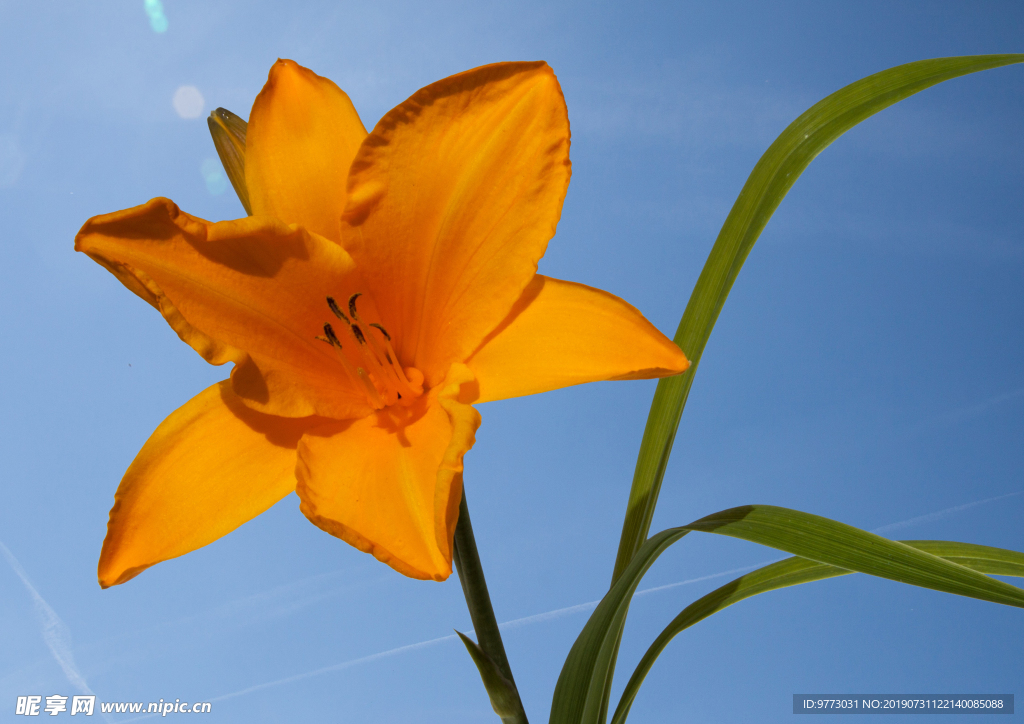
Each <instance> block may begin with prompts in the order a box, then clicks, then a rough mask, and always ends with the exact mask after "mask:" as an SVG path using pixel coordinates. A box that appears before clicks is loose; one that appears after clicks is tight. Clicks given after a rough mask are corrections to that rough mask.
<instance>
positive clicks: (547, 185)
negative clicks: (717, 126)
mask: <svg viewBox="0 0 1024 724" xmlns="http://www.w3.org/2000/svg"><path fill="white" fill-rule="evenodd" d="M244 169H245V187H246V190H247V192H248V196H249V199H248V201H249V204H250V205H251V210H252V214H253V215H252V216H250V217H248V218H243V219H238V220H235V221H222V222H217V223H211V222H209V221H204V220H202V219H199V218H196V217H194V216H189V215H188V214H186V213H184V212H182V211H179V209H178V207H177V206H175V205H174V204H173V203H172V202H171V201H169V200H167V199H153V200H152V201H150V202H149V203H147V204H144V205H142V206H137V207H135V208H132V209H126V210H124V211H118V212H115V213H113V214H107V215H103V216H97V217H95V218H93V219H90V220H89V221H88V222H86V224H85V225H84V226H83V227H82V230H81V231H80V232H79V234H78V236H77V237H76V239H75V248H76V249H77V250H78V251H84V252H85V253H86V254H88V255H89V256H90V257H92V258H93V259H94V260H95V261H97V262H99V263H100V264H101V265H103V266H104V267H105V268H106V269H107V270H109V271H110V272H112V273H113V274H114V275H115V276H116V277H117V278H118V279H119V280H120V281H121V282H122V283H123V284H124V285H125V286H126V287H128V289H130V290H131V291H132V292H134V293H135V294H137V295H138V296H140V297H142V298H143V299H144V300H146V301H147V302H149V303H150V304H152V305H153V306H154V307H156V308H157V309H158V310H159V311H160V313H161V314H162V315H163V317H164V319H166V320H167V322H168V323H169V324H170V326H171V327H172V328H173V329H174V331H175V332H177V334H178V336H179V337H180V338H181V339H182V340H183V341H184V342H186V343H187V344H189V345H191V346H192V347H193V348H194V349H195V350H196V351H197V352H198V353H199V354H200V355H202V357H203V358H204V359H206V360H207V361H208V362H210V363H212V364H224V363H225V362H233V363H234V368H233V370H232V372H231V376H230V379H228V380H225V381H223V382H220V383H219V384H216V385H213V386H212V387H210V388H208V389H207V390H205V391H203V392H201V393H199V394H198V395H197V396H196V397H194V398H193V399H192V400H190V401H189V402H187V403H186V404H185V405H184V406H183V407H181V408H180V409H178V410H177V411H175V412H174V413H172V414H171V415H170V417H168V418H167V419H166V420H165V421H164V422H163V423H162V424H161V425H160V426H159V427H158V428H157V429H156V431H155V432H154V433H153V435H152V436H151V437H150V438H149V440H148V441H147V442H146V444H145V445H144V446H143V448H142V450H141V451H140V452H139V454H138V456H137V457H136V458H135V461H134V462H133V463H132V464H131V466H130V467H129V468H128V471H127V472H126V473H125V476H124V478H123V480H122V481H121V484H120V486H119V487H118V489H117V493H116V495H115V502H114V507H113V508H112V509H111V511H110V521H109V523H108V526H107V537H106V539H105V540H104V543H103V550H102V552H101V554H100V562H99V581H100V585H101V586H103V587H107V586H112V585H116V584H118V583H123V582H124V581H127V580H128V579H130V578H132V577H134V576H136V575H138V574H139V573H140V572H141V571H143V570H144V569H146V568H148V567H149V566H151V565H153V564H155V563H158V562H160V561H164V560H167V559H169V558H173V557H176V556H180V555H182V554H184V553H187V552H189V551H192V550H195V549H197V548H199V547H201V546H204V545H206V544H208V543H211V542H212V541H214V540H216V539H217V538H220V537H221V536H223V535H225V534H226V533H229V532H230V531H232V530H234V529H235V528H237V527H238V526H240V525H241V524H242V523H245V522H246V521H248V520H250V519H251V518H253V517H255V516H256V515H259V514H260V513H262V512H263V511H265V510H266V509H268V508H269V507H270V506H272V505H273V504H274V503H276V502H277V501H279V500H280V499H281V498H283V497H284V496H286V495H287V494H288V493H290V492H292V491H293V490H294V491H296V492H297V493H298V496H299V499H300V501H301V506H300V509H301V510H302V512H303V513H304V514H305V515H306V517H307V518H309V520H310V521H312V522H313V523H314V524H315V525H317V526H319V527H320V528H322V529H323V530H325V531H327V532H328V533H331V534H332V535H335V536H337V537H338V538H341V539H342V540H344V541H346V542H348V543H350V544H351V545H353V546H355V547H356V548H359V549H360V550H362V551H366V552H368V553H372V554H373V555H374V556H375V557H377V558H378V559H379V560H381V561H383V562H385V563H387V564H388V565H389V566H391V567H392V568H394V569H395V570H397V571H399V572H400V573H403V574H405V575H407V576H411V577H413V578H422V579H434V580H444V579H445V578H447V577H448V576H449V575H450V574H451V561H452V538H453V535H454V531H455V525H456V522H457V518H458V511H459V501H460V498H461V495H462V469H463V466H462V460H463V456H464V455H465V453H466V452H467V451H468V450H469V449H470V448H471V447H472V445H473V442H474V436H475V433H476V429H477V427H478V426H479V424H480V415H479V413H478V412H477V411H476V410H475V409H474V408H473V407H472V406H471V403H474V402H485V401H488V400H498V399H503V398H509V397H516V396H519V395H528V394H533V393H535V392H542V391H545V390H552V389H556V388H560V387H565V386H567V385H574V384H579V383H582V382H590V381H595V380H610V379H641V378H651V377H662V376H666V375H674V374H678V373H679V372H682V371H683V370H685V369H686V367H687V366H688V364H689V363H688V361H687V360H686V358H685V356H684V355H683V353H682V352H681V351H680V349H679V348H678V347H677V346H676V345H675V344H674V343H673V342H671V341H670V340H669V339H667V338H666V337H665V336H664V335H662V334H661V333H660V332H659V331H658V330H657V329H656V328H655V327H654V326H653V325H651V324H650V322H648V321H647V320H646V319H645V318H644V317H643V316H642V315H641V314H640V313H639V312H638V311H637V310H636V309H635V308H633V307H632V306H630V305H629V304H627V303H626V302H624V301H623V300H621V299H619V298H618V297H615V296H613V295H611V294H608V293H606V292H603V291H600V290H597V289H593V288H590V287H587V286H584V285H582V284H575V283H572V282H566V281H560V280H557V279H551V278H548V277H544V276H541V275H539V274H537V273H536V272H537V262H538V260H539V259H540V257H541V256H542V255H543V254H544V250H545V247H546V246H547V242H548V240H549V239H550V238H551V237H552V236H553V235H554V233H555V226H556V224H557V222H558V218H559V215H560V214H561V208H562V200H563V198H564V197H565V191H566V188H567V186H568V183H569V175H570V165H569V122H568V116H567V111H566V108H565V101H564V99H563V97H562V92H561V89H560V88H559V85H558V81H557V80H556V79H555V76H554V73H552V71H551V69H550V68H549V67H548V66H547V65H546V64H545V63H543V62H535V63H499V64H495V65H489V66H484V67H480V68H476V69H474V70H470V71H466V72H465V73H460V74H458V75H454V76H451V77H450V78H446V79H444V80H441V81H439V82H437V83H434V84H432V85H429V86H427V87H426V88H423V89H421V90H420V91H418V92H417V93H415V94H414V95H413V96H412V97H411V98H409V99H408V100H407V101H405V102H404V103H402V104H401V105H399V106H398V107H396V108H395V109H393V110H392V111H390V112H389V113H388V114H387V115H385V116H384V118H383V119H382V120H381V121H380V122H379V123H378V124H377V126H376V128H374V129H373V131H372V132H371V133H369V134H367V132H366V130H365V128H364V127H363V124H362V123H361V121H360V120H359V116H358V115H357V114H356V111H355V108H354V107H353V106H352V103H351V101H350V100H349V98H348V96H347V95H345V93H344V92H342V90H341V89H340V88H338V87H337V86H336V85H335V84H334V83H332V82H331V81H329V80H327V79H326V78H321V77H320V76H318V75H316V74H315V73H313V72H312V71H310V70H308V69H306V68H303V67H301V66H299V65H297V64H296V63H294V62H292V61H289V60H279V61H277V63H276V64H275V65H274V66H273V68H271V70H270V75H269V79H268V80H267V84H266V86H264V88H263V90H262V92H261V93H260V94H259V96H258V97H257V98H256V101H255V103H254V104H253V108H252V112H251V114H250V117H249V125H248V130H247V134H246V139H245V150H244Z"/></svg>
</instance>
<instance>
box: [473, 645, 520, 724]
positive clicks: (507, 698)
mask: <svg viewBox="0 0 1024 724" xmlns="http://www.w3.org/2000/svg"><path fill="white" fill-rule="evenodd" d="M455 633H457V634H458V635H459V638H460V639H462V643H464V644H465V645H466V650H467V651H469V655H470V656H471V657H472V659H473V663H474V664H476V668H477V671H479V672H480V678H481V679H482V680H483V682H484V688H485V689H487V696H488V697H490V699H491V708H492V709H494V713H495V714H497V715H498V717H499V718H500V719H501V720H502V721H503V722H504V723H505V724H527V723H526V713H525V712H524V711H523V703H522V701H520V699H519V692H518V691H517V690H516V687H515V684H513V683H512V682H511V681H509V680H508V679H506V678H505V676H504V674H502V673H501V671H500V670H499V669H498V665H497V664H495V663H494V659H492V658H491V657H490V656H488V655H487V652H485V651H484V650H483V649H482V648H480V647H479V646H478V645H477V643H476V641H474V640H473V639H471V638H469V637H468V636H466V635H465V634H463V633H462V632H461V631H456V632H455Z"/></svg>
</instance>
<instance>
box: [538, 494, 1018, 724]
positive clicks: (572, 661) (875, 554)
mask: <svg viewBox="0 0 1024 724" xmlns="http://www.w3.org/2000/svg"><path fill="white" fill-rule="evenodd" d="M691 531H700V532H705V533H716V534H718V535H727V536H730V537H733V538H741V539H743V540H748V541H751V542H754V543H760V544H762V545H767V546H770V547H772V548H776V549H778V550H783V551H786V552H787V553H792V554H794V555H797V556H800V557H801V558H804V559H807V560H808V561H811V562H813V563H817V564H823V565H825V566H835V567H837V568H839V569H842V570H843V571H856V572H860V573H867V574H869V575H873V576H879V577H881V578H888V579H891V580H894V581H900V582H902V583H909V584H911V585H915V586H921V587H923V588H931V589H935V590H937V591H945V592H947V593H955V594H959V595H961V596H969V597H971V598H978V599H981V600H984V601H992V602H994V603H1002V604H1006V605H1011V606H1019V607H1021V608H1024V590H1022V589H1020V588H1017V587H1016V586H1011V585H1010V584H1008V583H1004V582H1003V581H999V580H996V579H994V578H989V577H988V576H986V575H984V574H983V573H979V572H978V571H975V570H971V569H970V568H968V567H965V566H963V565H959V564H957V563H954V562H951V561H947V560H944V559H943V558H941V557H939V556H937V555H934V554H932V553H930V552H927V551H926V550H924V549H922V548H918V547H913V546H910V545H907V544H904V543H898V542H896V541H891V540H888V539H886V538H882V537H881V536H878V535H875V534H874V533H868V532H867V531H863V530H860V529H859V528H854V527H853V526H849V525H846V524H844V523H838V522H836V521H834V520H829V519H828V518H822V517H821V516H817V515H812V514H810V513H801V512H800V511H797V510H790V509H788V508H777V507H775V506H770V505H748V506H743V507H740V508H731V509H729V510H724V511H722V512H720V513H715V514H714V515H710V516H707V517H706V518H701V519H700V520H697V521H694V522H693V523H690V524H689V525H685V526H681V527H679V528H670V529H668V530H664V531H661V532H660V533H658V534H656V535H653V536H651V538H650V539H649V540H648V541H647V542H646V543H645V544H644V545H643V546H642V547H641V548H640V550H639V551H638V552H637V555H636V556H634V557H633V560H631V561H630V562H629V565H628V566H627V567H626V570H625V571H624V572H623V574H622V575H621V576H620V577H619V578H618V580H616V581H615V583H614V584H612V587H611V590H610V591H609V592H608V593H607V595H605V597H604V598H603V599H602V600H601V603H600V604H598V606H597V609H596V610H595V611H594V613H593V614H592V615H591V617H590V620H589V621H587V624H586V626H584V628H583V631H582V632H581V633H580V635H579V637H578V638H577V639H576V642H575V643H574V644H573V647H572V649H571V650H570V651H569V656H568V657H567V658H566V661H565V665H564V666H563V667H562V672H561V674H560V675H559V677H558V683H557V684H556V685H555V695H554V699H553V701H552V704H551V719H550V721H551V724H601V722H603V720H604V716H605V712H606V707H607V703H606V702H607V701H608V695H609V690H610V688H611V678H612V677H611V676H610V671H611V670H612V669H613V667H614V662H615V654H616V650H617V648H618V641H619V637H620V636H621V633H622V627H623V624H624V623H625V619H626V614H627V611H628V609H629V602H630V599H631V598H632V596H633V593H634V592H635V591H636V587H637V586H638V585H639V583H640V579H641V578H642V577H643V575H644V573H646V572H647V569H648V568H650V566H651V565H652V564H653V563H654V561H655V560H656V559H657V557H658V556H659V555H661V553H662V552H663V551H664V550H666V549H667V548H668V547H669V546H670V545H672V544H673V543H675V542H676V541H677V540H679V539H680V538H682V537H683V536H684V535H686V534H687V533H689V532H691ZM930 545H933V546H937V545H939V544H930ZM946 545H952V544H946ZM936 550H938V549H937V548H936ZM957 550H959V551H960V553H961V557H963V556H964V555H967V553H966V552H965V551H966V549H957ZM986 560H989V561H990V563H988V564H987V565H988V566H989V567H990V568H999V569H1000V570H1001V571H1005V570H1016V568H1015V566H1017V565H1019V564H1020V559H1017V558H1015V557H1014V554H1011V553H1009V552H1007V553H1006V554H1005V555H1004V556H1003V557H1000V556H998V555H996V554H989V556H988V558H987V559H986ZM784 563H786V565H787V566H788V568H787V567H786V566H783V563H779V564H773V565H776V566H778V567H777V568H776V569H774V572H775V574H777V575H786V576H790V577H792V583H789V584H786V585H794V584H795V583H801V582H805V581H804V580H803V578H802V577H803V576H806V575H810V574H809V573H808V571H811V570H812V569H811V568H810V567H807V566H806V564H803V563H792V562H784ZM751 575H753V574H751ZM830 575H841V573H834V574H830ZM807 580H816V579H814V578H809V579H807ZM755 582H756V581H755ZM765 590H769V589H765ZM751 595H752V594H751Z"/></svg>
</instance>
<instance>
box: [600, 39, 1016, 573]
mask: <svg viewBox="0 0 1024 724" xmlns="http://www.w3.org/2000/svg"><path fill="white" fill-rule="evenodd" d="M1020 62H1024V55H1022V54H1014V55H976V56H964V57H956V58H934V59H932V60H921V61H917V62H915V63H907V64H906V65H900V66H897V67H895V68H890V69H888V70H884V71H882V72H881V73H875V74H874V75H871V76H868V77H867V78H863V79H861V80H858V81H856V82H855V83H851V84H850V85H848V86H846V87H844V88H842V89H840V90H838V91H836V92H835V93H833V94H832V95H830V96H828V97H827V98H825V99H823V100H821V101H819V102H818V103H816V104H814V105H813V106H811V108H809V109H808V110H807V111H806V112H804V113H803V115H801V116H800V117H799V118H797V119H796V120H795V121H793V122H792V123H791V124H790V125H789V126H788V127H787V128H786V130H784V131H783V132H782V134H781V135H780V136H779V137H778V138H777V139H776V140H775V142H774V143H772V145H771V146H769V147H768V150H767V151H765V152H764V155H763V156H761V159H760V160H759V161H758V162H757V165H756V166H754V170H753V171H752V172H751V174H750V177H749V178H748V179H747V182H746V183H745V184H744V185H743V189H742V190H741V191H740V195H739V197H738V198H737V199H736V203H735V204H733V207H732V210H731V211H730V212H729V216H728V217H727V218H726V220H725V224H724V225H723V226H722V230H721V231H720V232H719V234H718V239H717V240H716V241H715V245H714V247H713V248H712V249H711V253H710V255H709V256H708V260H707V262H706V263H705V264H704V269H703V270H702V271H701V274H700V278H699V279H698V280H697V285H696V286H695V287H694V289H693V293H692V294H691V295H690V301H689V303H688V304H687V305H686V311H685V312H684V313H683V318H682V320H681V321H680V322H679V328H678V329H677V330H676V336H675V342H676V344H678V345H679V346H680V347H681V348H682V350H683V352H685V353H686V356H687V358H689V360H690V362H691V365H690V368H689V369H688V370H687V371H686V372H685V373H683V374H682V375H678V376H676V377H668V378H665V379H663V380H661V381H659V382H658V389H657V392H655V394H654V401H653V402H652V403H651V411H650V414H649V415H648V417H647V426H646V428H645V429H644V437H643V441H642V442H641V445H640V453H639V455H638V457H637V462H636V472H635V473H634V476H633V486H632V489H631V490H630V494H629V503H628V505H627V509H626V517H625V521H624V522H623V525H622V537H621V539H620V541H619V550H618V555H617V557H616V560H615V570H614V573H613V575H612V580H613V581H614V580H615V579H617V578H618V577H619V576H620V575H622V573H623V571H624V570H625V568H626V566H627V565H628V564H629V561H630V560H631V559H632V558H633V556H634V555H635V554H636V552H637V551H638V550H639V549H640V547H641V546H642V545H643V543H644V541H645V540H646V539H647V534H648V532H649V531H650V529H651V519H652V517H653V515H654V508H655V506H656V504H657V502H658V493H659V491H660V490H661V481H662V478H663V477H664V475H665V468H666V466H667V465H668V459H669V455H670V454H671V452H672V442H673V440H674V439H675V435H676V429H677V428H678V427H679V418H680V416H681V415H682V414H683V407H684V406H685V405H686V398H687V395H688V394H689V392H690V385H691V384H692V383H693V376H694V375H695V374H696V373H697V367H698V366H699V365H700V358H701V355H702V354H703V352H704V346H705V344H707V340H708V337H709V336H710V335H711V330H712V329H713V328H714V326H715V321H716V320H717V319H718V314H719V312H720V311H721V310H722V305H723V304H725V299H726V297H727V296H728V295H729V290H730V289H731V288H732V284H733V281H735V279H736V275H737V274H738V273H739V271H740V268H741V267H742V266H743V262H744V261H745V260H746V258H747V254H749V253H750V250H751V248H753V246H754V242H755V241H757V238H758V236H760V234H761V231H762V230H763V229H764V227H765V225H766V224H767V223H768V220H769V219H770V218H771V216H772V214H773V213H774V212H775V209H776V208H778V206H779V204H780V203H781V202H782V199H783V198H784V197H785V195H786V193H787V192H788V191H789V189H790V187H791V186H792V185H793V183H794V182H795V181H796V180H797V178H799V176H800V174H801V173H803V171H804V169H805V168H807V166H808V165H809V164H810V163H811V161H812V160H814V157H815V156H817V155H818V154H819V153H821V152H822V151H823V150H825V148H826V147H828V146H829V144H831V143H832V142H833V141H835V140H836V139H837V138H839V136H841V135H842V134H843V133H845V132H846V131H848V130H850V129H851V128H853V127H854V126H855V125H857V124H858V123H860V122H861V121H863V120H865V119H866V118H869V117H870V116H872V115H874V114H875V113H878V112H879V111H881V110H883V109H884V108H888V107H889V106H891V105H893V104H894V103H898V102H899V101H901V100H903V99H904V98H907V97H909V96H911V95H913V94H915V93H917V92H919V91H922V90H924V89H925V88H928V87H930V86H933V85H936V84H937V83H941V82H943V81H945V80H949V79H951V78H956V77H958V76H961V75H967V74H968V73H975V72H977V71H980V70H988V69H990V68H997V67H999V66H1003V65H1011V64H1013V63H1020Z"/></svg>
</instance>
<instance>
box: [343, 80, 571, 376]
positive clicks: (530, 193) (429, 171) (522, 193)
mask: <svg viewBox="0 0 1024 724" xmlns="http://www.w3.org/2000/svg"><path fill="white" fill-rule="evenodd" d="M569 176H570V165H569V119H568V115H567V111H566V108H565V100H564V98H563V97H562V91H561V88H560V87H559V85H558V81H557V80H556V78H555V75H554V73H553V72H552V71H551V69H550V68H549V67H548V66H547V64H545V63H543V62H536V63H498V64H495V65H487V66H483V67H481V68H476V69H474V70H470V71H466V72H465V73H459V74H458V75H453V76H451V77H450V78H445V79H444V80H441V81H438V82H437V83H434V84H432V85H429V86H427V87H426V88H423V89H422V90H420V91H418V92H416V93H415V94H414V95H413V96H412V97H411V98H409V99H408V100H407V101H405V102H404V103H402V104H401V105H399V106H397V107H396V108H394V109H393V110H391V111H390V112H388V114H387V115H385V116H384V118H382V119H381V121H380V122H379V123H378V124H377V126H376V128H374V129H373V132H372V133H371V134H370V135H369V136H368V137H367V138H366V140H365V141H364V142H363V145H362V146H361V147H360V149H359V152H358V154H357V155H356V158H355V160H354V161H353V162H352V168H351V171H350V172H349V182H348V193H349V197H348V206H347V207H346V209H345V216H344V220H345V223H343V225H342V239H343V243H344V245H345V247H346V248H347V249H348V250H349V252H350V253H351V254H352V256H353V258H354V259H355V260H356V263H357V264H358V265H359V267H360V269H361V270H362V271H363V274H364V278H365V280H366V282H367V284H368V285H369V289H370V291H371V292H372V293H373V296H374V298H375V299H376V301H377V304H378V308H379V311H380V313H381V315H382V318H383V322H384V324H385V326H387V328H388V330H389V331H390V332H391V335H392V337H394V338H395V339H396V340H397V341H398V356H399V357H400V359H401V360H402V363H403V364H405V365H412V366H414V367H417V368H418V369H419V370H421V371H422V372H423V373H424V375H425V377H426V381H427V384H428V385H430V386H433V385H435V384H437V383H438V382H440V381H441V380H442V379H443V378H444V376H445V375H446V374H447V371H448V365H449V364H450V363H451V362H452V361H453V360H458V361H461V360H464V359H466V357H468V356H469V354H470V353H471V352H472V351H473V350H474V349H476V347H477V346H478V345H479V344H480V341H481V340H482V339H483V338H484V336H486V335H487V333H488V332H490V331H491V330H493V329H494V328H495V327H496V326H497V325H498V324H499V323H500V322H501V320H502V319H504V318H505V316H506V315H507V314H508V311H509V309H510V308H511V307H512V305H513V303H515V301H516V299H518V298H519V296H520V294H522V291H523V289H524V288H525V287H526V285H527V284H528V283H529V282H530V280H531V279H532V278H533V275H534V274H535V273H536V271H537V261H538V259H540V257H541V256H542V255H543V254H544V250H545V248H546V247H547V242H548V240H549V239H550V238H551V237H552V236H553V235H554V233H555V226H556V225H557V223H558V219H559V216H560V215H561V211H562V201H563V199H564V198H565V191H566V188H567V186H568V184H569Z"/></svg>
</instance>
